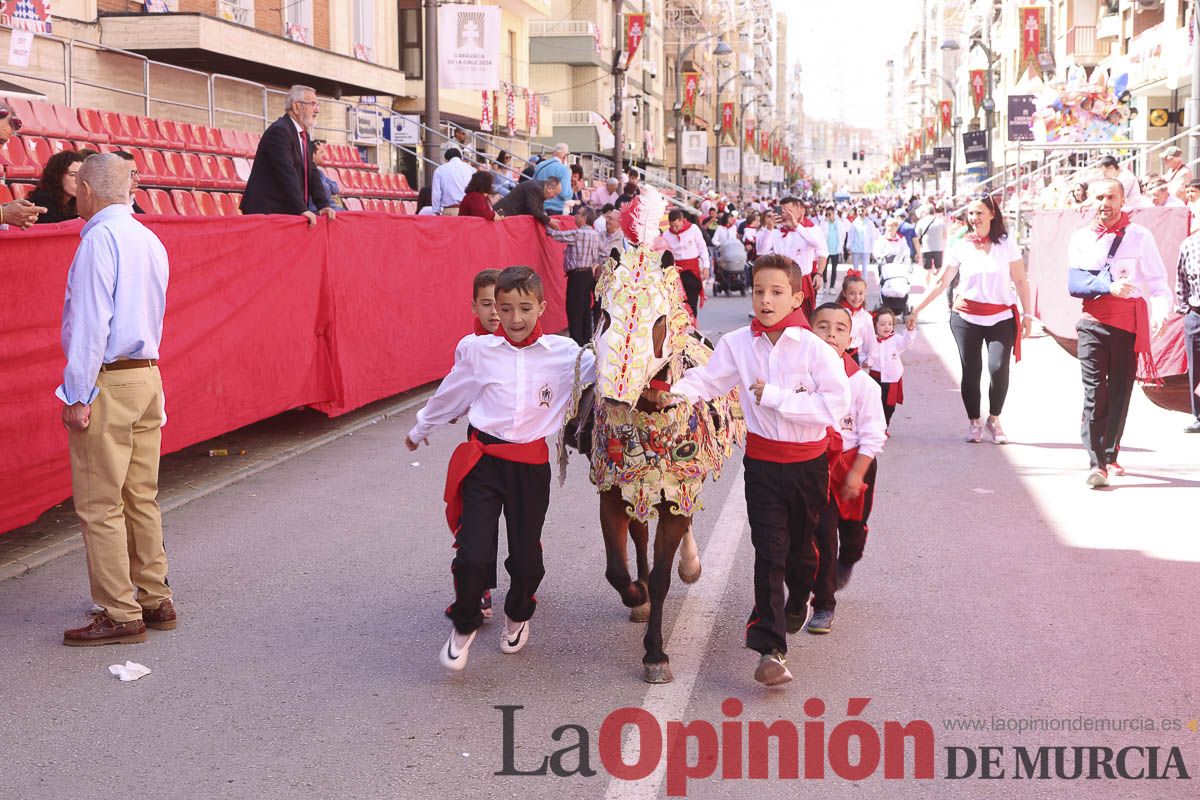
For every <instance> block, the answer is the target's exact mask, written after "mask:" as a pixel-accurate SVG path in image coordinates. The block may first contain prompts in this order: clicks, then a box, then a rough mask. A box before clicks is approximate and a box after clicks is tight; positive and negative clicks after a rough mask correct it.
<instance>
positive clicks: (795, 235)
mask: <svg viewBox="0 0 1200 800" xmlns="http://www.w3.org/2000/svg"><path fill="white" fill-rule="evenodd" d="M780 206H781V208H782V211H783V220H782V222H781V224H780V225H779V227H777V228H775V229H774V230H773V231H772V232H771V237H772V241H771V243H770V244H769V245H768V252H771V253H779V254H780V255H785V256H787V257H788V258H790V259H791V260H792V261H795V262H796V266H798V267H800V272H801V273H802V274H803V275H804V304H803V305H802V306H801V309H802V310H803V311H804V314H805V316H807V317H811V316H812V311H813V309H814V308H815V307H816V304H817V292H818V291H820V289H821V274H822V273H823V272H824V271H825V262H826V261H827V260H828V259H829V245H828V244H827V243H826V240H825V234H823V233H822V232H821V228H820V227H819V226H818V225H817V224H816V223H815V222H814V221H813V220H811V219H809V217H808V207H807V205H806V204H805V202H804V201H803V200H801V199H800V198H798V197H785V198H783V201H782V202H781V203H780Z"/></svg>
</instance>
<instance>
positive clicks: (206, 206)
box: [192, 189, 221, 217]
mask: <svg viewBox="0 0 1200 800" xmlns="http://www.w3.org/2000/svg"><path fill="white" fill-rule="evenodd" d="M192 197H193V198H194V199H195V201H196V208H197V209H199V211H200V215H201V216H203V217H219V216H221V212H220V211H218V210H217V203H216V201H215V200H213V197H212V195H210V194H209V193H208V192H202V191H200V190H199V189H197V190H196V191H194V192H192Z"/></svg>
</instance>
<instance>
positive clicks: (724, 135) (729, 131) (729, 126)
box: [721, 103, 737, 142]
mask: <svg viewBox="0 0 1200 800" xmlns="http://www.w3.org/2000/svg"><path fill="white" fill-rule="evenodd" d="M721 139H722V140H726V139H728V140H729V141H734V142H736V141H737V131H735V130H734V129H733V103H722V104H721Z"/></svg>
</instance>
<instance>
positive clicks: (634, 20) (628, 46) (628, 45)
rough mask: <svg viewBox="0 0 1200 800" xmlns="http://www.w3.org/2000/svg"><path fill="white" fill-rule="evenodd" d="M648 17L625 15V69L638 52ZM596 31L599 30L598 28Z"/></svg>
mask: <svg viewBox="0 0 1200 800" xmlns="http://www.w3.org/2000/svg"><path fill="white" fill-rule="evenodd" d="M648 16H649V15H648V14H626V15H625V52H626V56H625V67H626V69H628V67H629V65H630V64H632V63H633V57H634V55H635V54H636V53H637V51H638V46H639V45H640V44H641V43H642V37H644V36H645V35H646V17H648ZM596 30H599V28H597V29H596Z"/></svg>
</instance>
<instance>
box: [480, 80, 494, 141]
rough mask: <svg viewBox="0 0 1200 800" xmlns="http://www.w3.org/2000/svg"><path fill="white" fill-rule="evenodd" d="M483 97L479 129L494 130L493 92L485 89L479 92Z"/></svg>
mask: <svg viewBox="0 0 1200 800" xmlns="http://www.w3.org/2000/svg"><path fill="white" fill-rule="evenodd" d="M479 94H480V95H482V97H483V106H482V107H481V108H480V109H479V130H481V131H484V132H486V133H491V132H492V98H491V97H490V96H489V95H490V94H491V93H490V92H488V91H487V90H484V91H482V92H480V93H479Z"/></svg>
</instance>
